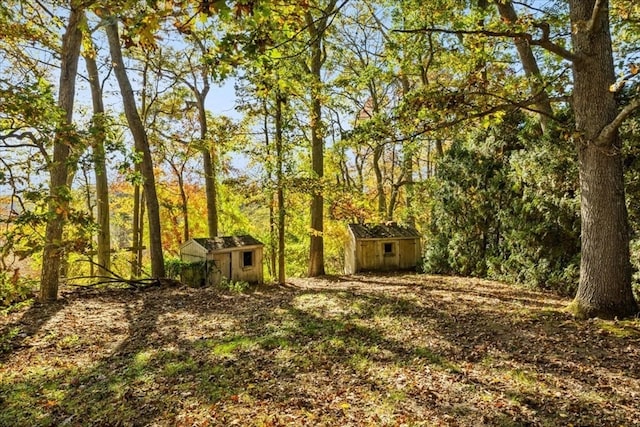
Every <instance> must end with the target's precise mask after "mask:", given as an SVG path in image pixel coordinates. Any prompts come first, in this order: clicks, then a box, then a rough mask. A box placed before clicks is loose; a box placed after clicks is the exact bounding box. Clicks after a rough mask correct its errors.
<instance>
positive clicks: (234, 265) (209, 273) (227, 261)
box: [180, 235, 264, 286]
mask: <svg viewBox="0 0 640 427" xmlns="http://www.w3.org/2000/svg"><path fill="white" fill-rule="evenodd" d="M263 249H264V245H263V244H262V243H261V242H260V241H258V240H257V239H255V238H253V237H251V236H249V235H243V236H221V237H211V238H195V239H189V240H188V241H187V242H185V243H184V244H183V245H182V246H181V247H180V259H181V260H182V261H183V262H186V263H193V264H197V265H201V266H202V269H203V271H201V274H192V275H191V276H192V277H183V279H182V280H183V281H184V282H185V283H187V284H191V285H196V286H203V285H205V284H206V285H216V284H218V283H220V282H221V281H222V278H223V277H226V278H227V279H228V280H231V281H234V282H236V281H238V282H239V281H243V282H249V283H262V281H263V268H262V258H263ZM189 282H195V283H189Z"/></svg>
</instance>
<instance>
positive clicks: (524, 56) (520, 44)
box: [496, 1, 553, 133]
mask: <svg viewBox="0 0 640 427" xmlns="http://www.w3.org/2000/svg"><path fill="white" fill-rule="evenodd" d="M496 4H497V5H498V11H499V12H500V16H501V17H502V18H503V19H504V20H506V21H507V22H513V23H515V22H517V21H518V14H517V13H516V11H515V9H514V7H513V3H512V2H510V1H507V2H504V3H502V2H500V1H498V2H496ZM515 45H516V50H517V51H518V56H519V57H520V62H521V63H522V68H523V69H524V73H525V75H526V76H527V77H528V78H529V79H530V80H531V82H530V85H531V90H532V92H533V95H534V96H535V97H536V103H535V104H533V108H534V109H535V111H536V112H538V114H539V116H540V130H541V132H542V133H545V132H546V131H547V129H548V127H549V121H550V119H551V117H552V116H553V109H552V108H551V101H550V100H549V96H548V95H547V92H546V90H545V88H544V84H543V82H542V81H541V73H540V67H538V61H537V60H536V57H535V56H534V55H533V50H532V49H531V45H530V44H529V43H528V42H527V40H525V39H524V38H517V39H515Z"/></svg>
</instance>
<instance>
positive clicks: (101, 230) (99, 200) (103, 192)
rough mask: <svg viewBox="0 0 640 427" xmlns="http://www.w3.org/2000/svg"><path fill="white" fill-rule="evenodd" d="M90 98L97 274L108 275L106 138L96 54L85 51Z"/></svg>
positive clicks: (108, 230) (109, 260)
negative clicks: (91, 109) (94, 182)
mask: <svg viewBox="0 0 640 427" xmlns="http://www.w3.org/2000/svg"><path fill="white" fill-rule="evenodd" d="M84 59H85V64H86V66H87V74H88V75H89V87H90V88H91V101H92V103H93V123H92V140H93V165H94V173H95V180H96V211H97V212H96V214H97V215H96V216H97V222H98V250H97V255H98V271H97V274H98V276H110V275H111V273H110V270H111V232H110V218H109V182H108V179H107V164H106V159H105V151H104V141H105V138H106V123H105V111H104V103H103V101H102V89H101V87H100V76H99V74H98V65H97V64H96V60H95V57H94V56H93V55H91V54H88V55H85V57H84Z"/></svg>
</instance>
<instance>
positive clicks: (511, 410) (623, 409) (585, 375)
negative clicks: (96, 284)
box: [0, 274, 640, 426]
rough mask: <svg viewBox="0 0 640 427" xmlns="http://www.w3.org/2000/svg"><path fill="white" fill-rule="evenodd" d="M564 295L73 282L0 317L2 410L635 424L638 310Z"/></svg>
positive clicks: (77, 417)
mask: <svg viewBox="0 0 640 427" xmlns="http://www.w3.org/2000/svg"><path fill="white" fill-rule="evenodd" d="M568 302H569V301H567V300H564V299H562V298H560V297H557V296H555V295H553V294H550V293H544V292H536V291H532V290H528V289H524V288H519V287H514V286H508V285H505V284H502V283H498V282H492V281H486V280H479V279H468V278H456V277H440V276H430V275H419V274H387V275H372V274H367V275H355V276H328V277H322V278H314V279H293V280H291V281H290V283H288V284H287V285H286V286H262V287H259V288H256V289H253V290H251V291H250V292H247V293H244V294H238V293H228V292H226V293H225V292H222V291H220V290H219V289H213V288H200V289H193V288H188V287H182V286H161V287H151V288H147V289H144V290H128V289H102V290H100V289H91V290H87V291H74V292H68V293H65V294H64V295H63V297H62V298H61V299H60V300H59V301H57V302H55V303H53V304H51V305H46V306H44V305H38V304H32V305H31V306H25V307H22V308H19V309H17V310H15V311H13V312H9V313H5V314H4V315H2V316H0V328H2V337H1V340H0V363H1V364H0V405H1V406H2V407H3V408H4V410H3V411H2V412H1V413H0V425H15V426H32V425H43V426H44V425H70V426H75V425H126V426H138V425H141V426H142V425H153V426H174V425H177V426H192V425H194V426H195V425H199V426H221V425H225V426H227V425H238V426H302V425H308V426H438V425H443V426H479V425H486V426H553V425H575V426H590V425H592V426H601V425H610V426H636V425H640V409H639V408H640V405H638V404H637V402H638V399H639V398H640V366H639V365H640V345H639V344H640V322H638V320H626V321H604V320H599V319H595V320H591V321H584V322H579V321H575V320H574V319H573V318H572V317H571V316H570V315H569V314H568V313H566V312H565V311H564V307H565V306H566V305H567V304H568Z"/></svg>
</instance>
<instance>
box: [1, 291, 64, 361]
mask: <svg viewBox="0 0 640 427" xmlns="http://www.w3.org/2000/svg"><path fill="white" fill-rule="evenodd" d="M67 305H68V301H67V299H66V298H60V299H58V300H56V301H53V302H50V303H47V304H41V303H39V302H37V301H33V302H32V303H31V305H30V306H29V309H28V310H26V311H25V312H24V313H22V314H21V315H20V316H19V317H18V318H16V319H15V320H13V321H9V322H8V323H6V324H5V325H3V326H2V329H1V330H0V363H4V362H5V361H6V360H7V358H8V357H10V356H11V354H12V353H13V352H15V351H16V350H18V349H20V348H21V347H23V346H25V341H26V340H28V339H29V338H30V337H33V336H35V335H36V334H37V333H38V332H39V331H40V330H41V328H42V327H43V326H44V325H45V324H46V323H47V322H48V321H49V320H51V319H52V318H53V317H54V316H55V315H56V314H57V313H58V312H59V311H61V310H62V309H63V308H64V307H66V306H67Z"/></svg>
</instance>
